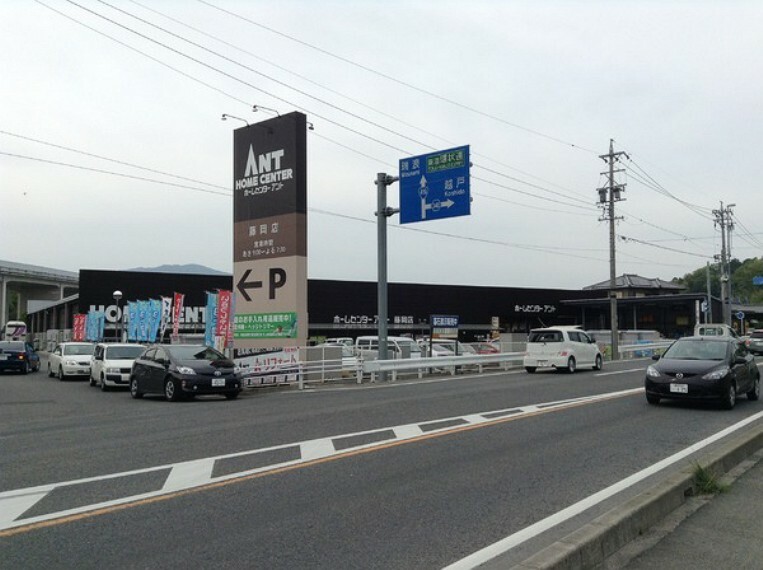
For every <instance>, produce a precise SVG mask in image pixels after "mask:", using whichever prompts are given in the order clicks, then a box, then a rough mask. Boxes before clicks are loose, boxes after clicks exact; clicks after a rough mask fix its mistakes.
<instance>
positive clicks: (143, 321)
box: [138, 301, 149, 342]
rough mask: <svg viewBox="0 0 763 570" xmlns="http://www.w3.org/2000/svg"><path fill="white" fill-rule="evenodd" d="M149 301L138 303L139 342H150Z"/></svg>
mask: <svg viewBox="0 0 763 570" xmlns="http://www.w3.org/2000/svg"><path fill="white" fill-rule="evenodd" d="M148 310H149V307H148V301H138V342H148Z"/></svg>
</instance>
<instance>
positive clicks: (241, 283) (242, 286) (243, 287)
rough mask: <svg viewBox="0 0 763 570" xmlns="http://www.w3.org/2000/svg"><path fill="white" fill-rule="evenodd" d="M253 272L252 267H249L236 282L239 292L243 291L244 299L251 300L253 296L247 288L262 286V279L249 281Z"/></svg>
mask: <svg viewBox="0 0 763 570" xmlns="http://www.w3.org/2000/svg"><path fill="white" fill-rule="evenodd" d="M251 272H252V270H251V269H247V270H246V271H244V274H243V275H242V276H241V279H239V280H238V283H237V284H236V289H238V292H239V293H241V295H243V297H244V299H246V300H247V301H249V302H251V300H252V298H251V297H250V296H249V293H248V292H247V289H260V288H262V281H247V279H248V278H249V275H250V274H251Z"/></svg>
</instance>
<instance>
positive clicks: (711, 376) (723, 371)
mask: <svg viewBox="0 0 763 570" xmlns="http://www.w3.org/2000/svg"><path fill="white" fill-rule="evenodd" d="M728 373H729V367H728V366H724V367H723V368H718V370H713V371H712V372H708V373H707V374H705V375H704V376H703V377H702V379H703V380H720V379H721V378H723V377H724V376H726V375H727V374H728Z"/></svg>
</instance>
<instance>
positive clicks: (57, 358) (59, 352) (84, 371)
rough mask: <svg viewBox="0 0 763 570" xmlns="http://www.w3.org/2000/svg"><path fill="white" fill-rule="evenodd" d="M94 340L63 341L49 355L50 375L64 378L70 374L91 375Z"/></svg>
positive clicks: (60, 378)
mask: <svg viewBox="0 0 763 570" xmlns="http://www.w3.org/2000/svg"><path fill="white" fill-rule="evenodd" d="M94 349H95V345H94V344H93V343H92V342H62V343H61V344H59V345H58V346H56V348H55V349H53V352H51V353H50V354H49V355H48V376H56V377H57V378H58V379H59V380H64V379H65V378H67V377H69V376H90V357H91V356H93V350H94Z"/></svg>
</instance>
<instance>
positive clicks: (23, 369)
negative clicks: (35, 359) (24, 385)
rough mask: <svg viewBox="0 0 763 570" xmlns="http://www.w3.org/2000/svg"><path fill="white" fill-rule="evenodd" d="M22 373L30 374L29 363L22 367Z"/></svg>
mask: <svg viewBox="0 0 763 570" xmlns="http://www.w3.org/2000/svg"><path fill="white" fill-rule="evenodd" d="M21 373H22V374H24V375H27V374H29V363H28V362H25V363H24V366H22V367H21Z"/></svg>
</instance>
